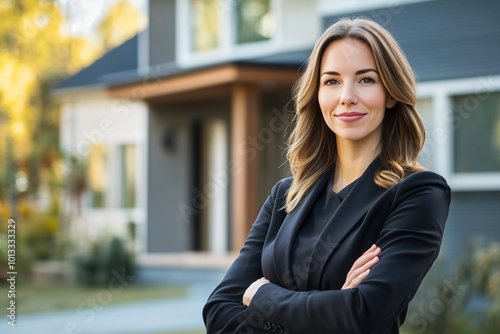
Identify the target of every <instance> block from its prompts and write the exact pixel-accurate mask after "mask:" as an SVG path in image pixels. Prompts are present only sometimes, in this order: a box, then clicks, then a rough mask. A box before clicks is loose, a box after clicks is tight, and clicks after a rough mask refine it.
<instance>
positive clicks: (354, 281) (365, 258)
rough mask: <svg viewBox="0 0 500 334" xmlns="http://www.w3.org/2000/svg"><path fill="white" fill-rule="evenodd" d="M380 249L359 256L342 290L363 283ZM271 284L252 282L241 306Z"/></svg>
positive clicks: (249, 301) (263, 279) (265, 279)
mask: <svg viewBox="0 0 500 334" xmlns="http://www.w3.org/2000/svg"><path fill="white" fill-rule="evenodd" d="M380 252H381V250H380V247H377V245H375V244H373V245H372V246H371V247H370V248H369V249H368V250H367V251H366V252H365V253H364V254H363V255H361V256H360V257H359V258H358V259H357V260H356V261H355V262H354V264H353V265H352V267H351V269H350V270H349V272H348V273H347V277H346V280H345V283H344V285H343V286H342V290H346V289H353V288H355V287H357V286H358V285H359V283H361V282H363V280H364V279H365V278H366V277H367V276H368V274H369V273H370V268H371V267H373V266H374V265H375V263H377V262H378V261H379V258H378V255H379V254H380ZM268 283H271V281H269V280H268V279H267V278H265V277H262V278H259V279H258V280H256V281H255V282H253V283H252V284H251V285H250V286H249V287H248V288H247V289H246V291H245V293H244V294H243V301H242V302H243V305H245V306H248V305H250V303H251V302H252V298H253V296H254V295H255V293H256V292H257V290H259V288H260V287H261V286H263V285H264V284H268Z"/></svg>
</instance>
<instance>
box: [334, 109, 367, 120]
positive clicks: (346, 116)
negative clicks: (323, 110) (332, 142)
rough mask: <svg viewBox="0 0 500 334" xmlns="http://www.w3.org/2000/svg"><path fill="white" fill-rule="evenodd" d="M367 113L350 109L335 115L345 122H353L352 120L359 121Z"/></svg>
mask: <svg viewBox="0 0 500 334" xmlns="http://www.w3.org/2000/svg"><path fill="white" fill-rule="evenodd" d="M365 115H366V114H363V113H360V112H354V111H350V112H342V113H340V114H338V115H335V116H336V117H337V118H338V119H340V120H341V121H343V122H346V123H352V122H356V121H359V120H360V119H362V118H363V117H365Z"/></svg>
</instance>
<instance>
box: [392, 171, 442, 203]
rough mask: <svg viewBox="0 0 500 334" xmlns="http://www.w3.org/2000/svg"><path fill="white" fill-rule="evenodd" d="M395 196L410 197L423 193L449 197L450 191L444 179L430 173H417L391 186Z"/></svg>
mask: <svg viewBox="0 0 500 334" xmlns="http://www.w3.org/2000/svg"><path fill="white" fill-rule="evenodd" d="M393 191H395V192H396V193H397V194H399V195H402V194H406V195H408V196H411V195H412V194H415V193H422V192H423V191H425V192H426V193H427V194H429V196H443V195H444V196H445V197H450V194H451V189H450V186H449V185H448V182H446V179H445V178H444V177H442V176H441V175H439V174H438V173H435V172H432V171H428V170H425V171H418V172H413V173H410V174H408V175H406V176H405V177H404V178H403V179H402V180H401V181H400V182H398V183H397V184H395V185H394V186H393Z"/></svg>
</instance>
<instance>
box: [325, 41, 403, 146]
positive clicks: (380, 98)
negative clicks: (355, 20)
mask: <svg viewBox="0 0 500 334" xmlns="http://www.w3.org/2000/svg"><path fill="white" fill-rule="evenodd" d="M319 80H320V82H319V92H318V101H319V106H320V108H321V112H322V113H323V118H324V119H325V122H326V124H327V125H328V127H329V128H330V129H331V130H332V131H333V132H334V133H335V135H336V137H337V140H339V139H344V140H351V141H358V140H369V141H374V142H376V143H377V144H378V143H379V142H380V139H381V136H382V120H383V119H384V113H385V108H386V107H387V108H392V107H393V106H394V105H395V104H396V101H395V100H394V99H392V98H389V97H388V94H387V92H386V90H385V88H384V85H383V84H382V81H381V78H380V75H379V74H378V71H377V67H376V65H375V59H374V57H373V53H372V51H371V49H370V48H369V47H368V46H367V45H366V44H365V43H363V42H361V41H359V40H356V39H350V38H348V39H341V40H337V41H334V42H333V43H331V44H330V45H329V46H328V47H327V48H326V49H325V51H324V53H323V57H322V58H321V67H320V77H319Z"/></svg>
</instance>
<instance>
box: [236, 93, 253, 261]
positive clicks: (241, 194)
mask: <svg viewBox="0 0 500 334" xmlns="http://www.w3.org/2000/svg"><path fill="white" fill-rule="evenodd" d="M259 95H260V94H259V89H258V87H257V86H256V85H252V84H236V85H234V88H233V93H232V110H231V121H232V124H231V154H232V158H231V166H230V172H231V201H230V203H231V204H230V205H231V216H230V217H231V220H230V221H231V224H232V225H231V227H232V229H231V230H232V250H233V251H238V250H239V249H240V248H241V247H242V246H243V243H244V241H245V239H246V237H247V235H248V232H249V230H250V227H251V226H252V223H253V222H254V220H255V218H256V217H257V214H258V210H259V207H258V189H257V188H258V185H259V182H258V179H259V152H258V150H257V148H255V147H253V146H252V145H251V143H252V140H251V139H252V138H257V134H258V130H259V123H260V96H259Z"/></svg>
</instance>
